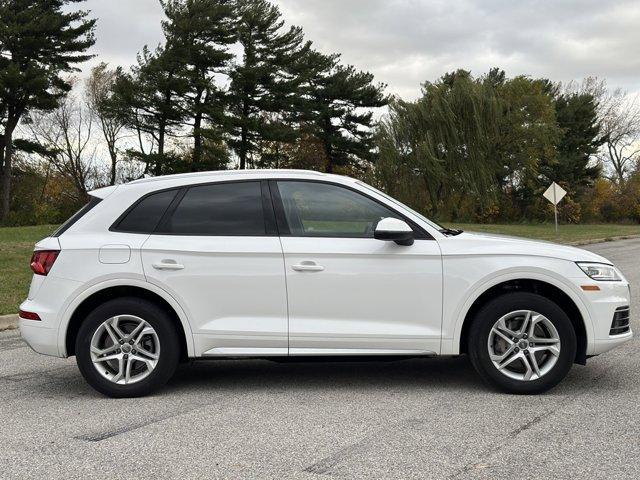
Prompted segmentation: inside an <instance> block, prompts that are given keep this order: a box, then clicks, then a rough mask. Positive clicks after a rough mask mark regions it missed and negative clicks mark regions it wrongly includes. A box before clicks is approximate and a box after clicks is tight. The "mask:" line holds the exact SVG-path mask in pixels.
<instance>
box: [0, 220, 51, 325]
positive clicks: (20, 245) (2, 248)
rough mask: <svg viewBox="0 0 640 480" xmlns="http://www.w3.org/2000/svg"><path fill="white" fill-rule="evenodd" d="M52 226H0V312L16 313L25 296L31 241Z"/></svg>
mask: <svg viewBox="0 0 640 480" xmlns="http://www.w3.org/2000/svg"><path fill="white" fill-rule="evenodd" d="M55 228H56V227H55V226H54V225H41V226H37V227H8V228H0V315H4V314H7V313H16V312H17V311H18V305H20V303H21V302H22V301H23V300H24V299H25V298H27V292H28V290H29V283H30V282H31V275H32V273H31V269H30V268H29V260H30V259H31V253H32V252H33V245H34V244H35V242H37V241H38V240H41V239H43V238H45V237H46V236H47V235H49V234H50V233H51V232H53V230H54V229H55Z"/></svg>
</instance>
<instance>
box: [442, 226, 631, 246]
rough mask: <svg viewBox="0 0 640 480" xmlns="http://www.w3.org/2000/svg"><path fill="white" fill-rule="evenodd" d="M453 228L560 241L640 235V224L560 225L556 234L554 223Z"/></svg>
mask: <svg viewBox="0 0 640 480" xmlns="http://www.w3.org/2000/svg"><path fill="white" fill-rule="evenodd" d="M447 226H448V227H451V228H461V229H462V230H467V231H470V232H487V233H500V234H504V235H513V236H516V237H527V238H537V239H540V240H549V241H552V242H558V243H574V242H589V241H591V240H597V239H603V240H607V239H610V238H612V237H624V236H631V235H640V225H608V224H606V225H560V227H559V232H558V235H556V232H555V227H554V225H553V224H544V223H543V224H535V225H520V224H514V225H481V224H469V223H452V224H447Z"/></svg>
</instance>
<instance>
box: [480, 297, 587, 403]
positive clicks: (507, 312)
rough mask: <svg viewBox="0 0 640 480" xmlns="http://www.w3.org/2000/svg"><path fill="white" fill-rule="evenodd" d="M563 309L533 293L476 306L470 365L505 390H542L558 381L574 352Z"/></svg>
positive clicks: (483, 376) (561, 377)
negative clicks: (478, 309)
mask: <svg viewBox="0 0 640 480" xmlns="http://www.w3.org/2000/svg"><path fill="white" fill-rule="evenodd" d="M576 343H577V342H576V335H575V332H574V329H573V325H572V324H571V321H570V320H569V318H568V317H567V315H566V313H565V312H564V311H563V310H562V309H561V308H560V307H559V306H558V305H556V304H555V303H554V302H552V301H551V300H549V299H547V298H545V297H542V296H540V295H536V294H533V293H526V292H517V293H510V294H506V295H503V296H500V297H498V298H495V299H493V300H491V301H490V302H489V303H487V304H486V305H485V306H484V307H482V308H481V309H480V311H479V312H478V313H477V315H476V316H475V318H474V320H473V324H472V325H471V329H470V330H469V339H468V352H469V356H470V357H471V363H472V364H473V366H474V367H475V369H476V370H477V371H478V373H479V374H480V376H481V377H482V379H483V380H485V381H486V382H487V383H489V384H491V385H494V386H496V387H498V388H500V389H502V390H504V391H506V392H510V393H519V394H531V393H541V392H544V391H546V390H549V389H550V388H552V387H554V386H555V385H557V384H558V383H559V382H560V381H561V380H562V379H563V378H564V377H565V376H566V375H567V373H568V372H569V370H570V369H571V366H572V365H573V362H574V360H575V356H576V348H577V347H576Z"/></svg>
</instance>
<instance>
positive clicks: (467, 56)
mask: <svg viewBox="0 0 640 480" xmlns="http://www.w3.org/2000/svg"><path fill="white" fill-rule="evenodd" d="M276 3H277V4H278V5H280V7H281V8H282V10H283V12H284V13H285V17H286V19H287V21H289V22H290V23H293V24H298V25H301V26H302V27H304V29H305V32H306V33H307V36H308V37H309V38H310V39H311V40H313V41H314V43H316V45H317V47H318V48H319V49H320V50H322V51H325V52H341V53H342V54H343V59H344V60H345V61H346V62H348V63H352V64H354V65H356V66H357V67H359V68H361V69H365V70H370V71H371V72H372V73H374V74H376V76H377V78H378V79H380V80H382V81H384V82H385V83H387V84H389V90H390V91H391V92H393V93H397V94H400V95H402V96H404V97H415V96H416V95H418V93H419V85H420V83H422V82H424V81H426V80H435V79H436V78H438V77H439V76H441V75H442V74H443V73H444V72H446V71H449V70H453V69H456V68H465V69H469V70H472V71H473V72H474V73H476V74H480V73H483V72H486V71H487V70H488V69H489V68H491V67H493V66H499V67H502V68H504V69H505V70H506V71H507V73H508V74H510V75H517V74H530V75H533V76H544V77H549V78H551V79H553V80H562V81H569V80H572V79H580V78H583V77H585V76H589V75H596V76H599V77H605V78H607V79H608V81H609V84H610V85H616V86H621V87H623V88H626V89H630V90H640V78H638V73H639V72H640V56H638V55H637V50H638V45H639V44H640V28H639V27H638V26H639V25H640V2H638V1H637V0H630V1H609V2H603V1H601V0H580V1H578V0H560V1H553V2H552V1H534V0H521V1H512V0H476V1H470V0H452V1H443V0H342V1H341V0H305V1H304V2H300V1H299V0H278V1H277V2H276Z"/></svg>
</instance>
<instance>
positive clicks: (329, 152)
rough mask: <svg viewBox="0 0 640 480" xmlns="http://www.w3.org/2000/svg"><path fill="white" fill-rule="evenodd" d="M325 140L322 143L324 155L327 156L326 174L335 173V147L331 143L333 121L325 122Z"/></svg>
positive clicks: (327, 120) (326, 120)
mask: <svg viewBox="0 0 640 480" xmlns="http://www.w3.org/2000/svg"><path fill="white" fill-rule="evenodd" d="M323 136H324V138H323V141H322V143H323V144H324V154H325V156H326V163H325V167H324V171H325V173H333V145H331V142H330V141H329V138H330V136H331V119H330V118H329V119H325V121H324V135H323Z"/></svg>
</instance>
